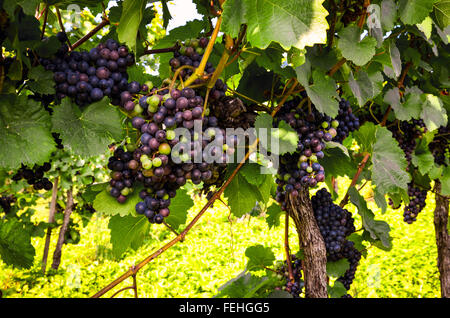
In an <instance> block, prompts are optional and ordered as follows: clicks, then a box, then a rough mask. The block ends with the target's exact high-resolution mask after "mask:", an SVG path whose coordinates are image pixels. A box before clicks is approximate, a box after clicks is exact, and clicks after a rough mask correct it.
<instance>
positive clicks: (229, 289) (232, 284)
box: [215, 272, 271, 298]
mask: <svg viewBox="0 0 450 318" xmlns="http://www.w3.org/2000/svg"><path fill="white" fill-rule="evenodd" d="M270 283H271V280H270V279H269V278H268V277H265V276H262V277H259V276H254V275H252V274H251V273H247V274H245V272H242V273H241V274H240V275H238V276H237V277H236V278H233V279H231V280H230V281H228V282H227V283H225V284H224V285H222V286H220V287H219V293H218V294H217V295H216V296H215V297H230V298H251V297H253V296H254V295H255V294H256V293H258V291H260V290H261V289H262V288H263V287H265V286H267V285H269V284H270Z"/></svg>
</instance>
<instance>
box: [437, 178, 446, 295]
mask: <svg viewBox="0 0 450 318" xmlns="http://www.w3.org/2000/svg"><path fill="white" fill-rule="evenodd" d="M435 193H436V207H435V210H434V228H435V232H436V246H437V251H438V260H437V265H438V268H439V274H440V281H441V296H442V297H443V298H450V235H449V232H448V215H449V198H448V197H444V196H442V195H440V193H441V183H440V181H439V180H435Z"/></svg>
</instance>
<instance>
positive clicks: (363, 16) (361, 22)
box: [358, 0, 370, 29]
mask: <svg viewBox="0 0 450 318" xmlns="http://www.w3.org/2000/svg"><path fill="white" fill-rule="evenodd" d="M369 5H370V0H364V9H363V14H361V16H360V17H359V21H358V27H359V28H360V29H362V27H363V26H364V22H365V20H366V15H367V7H368V6H369Z"/></svg>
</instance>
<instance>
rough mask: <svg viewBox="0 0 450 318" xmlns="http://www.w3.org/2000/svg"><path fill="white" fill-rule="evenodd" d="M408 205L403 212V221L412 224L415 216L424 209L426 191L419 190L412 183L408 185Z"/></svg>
mask: <svg viewBox="0 0 450 318" xmlns="http://www.w3.org/2000/svg"><path fill="white" fill-rule="evenodd" d="M408 196H409V203H408V204H407V205H405V208H404V211H403V221H405V222H406V223H408V224H411V223H413V222H414V221H416V220H417V219H416V218H417V215H418V214H419V213H420V212H421V211H422V210H423V208H424V207H425V200H426V199H427V190H421V189H420V188H418V187H416V186H415V185H414V182H410V183H408Z"/></svg>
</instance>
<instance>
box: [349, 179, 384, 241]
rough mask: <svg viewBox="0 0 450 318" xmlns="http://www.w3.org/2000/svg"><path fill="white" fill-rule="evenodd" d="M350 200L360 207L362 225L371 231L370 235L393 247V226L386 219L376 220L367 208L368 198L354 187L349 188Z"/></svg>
mask: <svg viewBox="0 0 450 318" xmlns="http://www.w3.org/2000/svg"><path fill="white" fill-rule="evenodd" d="M348 192H349V195H350V201H351V202H352V203H353V204H354V205H355V206H356V207H357V208H358V214H359V215H361V219H362V225H363V227H364V229H366V230H367V231H368V232H369V233H370V237H371V238H372V239H375V240H380V241H381V243H382V245H383V246H384V247H385V248H392V238H391V236H390V234H389V232H390V231H391V228H390V226H389V224H387V223H386V222H385V221H379V220H375V215H374V214H373V212H372V211H371V210H369V209H368V208H367V203H366V200H365V199H364V197H363V196H362V195H360V194H359V192H358V190H356V189H355V188H354V187H352V188H350V189H349V191H348Z"/></svg>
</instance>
